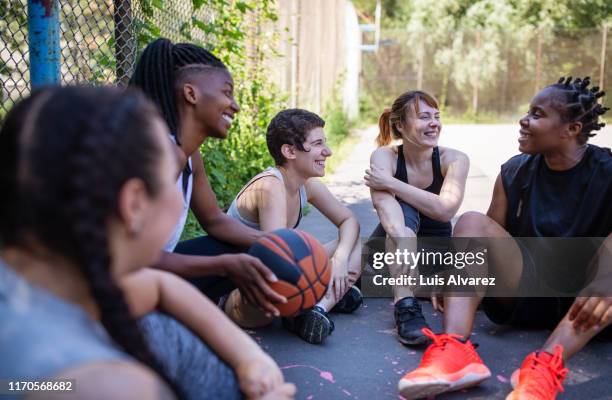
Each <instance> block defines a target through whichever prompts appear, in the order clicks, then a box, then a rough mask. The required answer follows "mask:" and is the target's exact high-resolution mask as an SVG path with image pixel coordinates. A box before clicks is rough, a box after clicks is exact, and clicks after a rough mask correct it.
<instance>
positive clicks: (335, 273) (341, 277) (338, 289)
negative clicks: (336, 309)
mask: <svg viewBox="0 0 612 400" xmlns="http://www.w3.org/2000/svg"><path fill="white" fill-rule="evenodd" d="M331 263H332V286H331V288H330V291H331V293H332V294H333V295H334V298H335V299H336V301H340V299H341V298H342V296H343V295H344V293H345V292H346V290H347V289H348V284H349V274H348V258H347V257H342V256H338V255H335V254H334V256H333V257H332V258H331Z"/></svg>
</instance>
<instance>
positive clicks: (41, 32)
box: [28, 0, 61, 88]
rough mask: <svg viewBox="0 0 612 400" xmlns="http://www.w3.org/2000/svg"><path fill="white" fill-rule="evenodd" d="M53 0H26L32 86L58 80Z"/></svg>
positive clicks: (57, 34) (56, 18)
mask: <svg viewBox="0 0 612 400" xmlns="http://www.w3.org/2000/svg"><path fill="white" fill-rule="evenodd" d="M59 41H60V25H59V7H58V1H57V0H28V44H29V50H30V79H31V81H32V88H36V87H38V86H42V85H53V84H59V83H60V57H61V54H60V43H59Z"/></svg>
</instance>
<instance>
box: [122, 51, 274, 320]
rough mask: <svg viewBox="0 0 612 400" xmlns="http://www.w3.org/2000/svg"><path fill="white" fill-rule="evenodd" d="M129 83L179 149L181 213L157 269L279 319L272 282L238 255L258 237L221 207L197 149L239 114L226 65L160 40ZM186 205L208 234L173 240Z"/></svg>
mask: <svg viewBox="0 0 612 400" xmlns="http://www.w3.org/2000/svg"><path fill="white" fill-rule="evenodd" d="M130 85H131V86H135V87H138V88H140V89H141V90H143V91H144V93H145V94H146V95H147V96H148V97H149V98H150V99H152V100H153V102H154V103H155V104H156V105H157V106H158V108H159V110H160V112H161V114H162V116H163V118H164V119H165V121H166V123H167V124H168V127H169V128H170V135H171V138H172V139H173V141H174V142H175V143H176V145H177V146H178V149H179V150H180V151H179V152H178V153H179V158H180V159H181V169H182V172H181V173H180V175H179V177H178V181H177V186H178V187H180V188H181V191H182V193H183V211H182V214H181V218H180V220H179V224H178V225H177V226H176V227H175V229H174V231H173V233H172V237H171V239H170V241H169V242H168V243H167V244H166V246H165V252H163V253H162V256H161V259H159V260H158V262H157V264H156V267H159V268H162V269H165V270H168V271H171V272H174V273H176V274H178V275H180V276H183V277H185V278H189V279H190V280H191V282H192V283H194V284H195V285H196V286H197V287H198V288H199V289H200V290H202V291H203V292H204V293H205V294H206V295H208V296H209V297H210V298H211V299H212V300H214V301H216V300H218V299H219V298H220V297H221V296H222V295H224V294H227V293H229V292H230V291H231V290H232V289H233V288H234V287H235V286H237V287H238V288H239V289H240V292H241V293H242V294H243V295H244V297H245V299H246V300H247V301H249V302H250V303H251V304H253V305H255V306H258V307H259V308H262V309H263V310H265V311H266V312H267V313H268V314H269V315H278V310H277V309H276V307H274V306H273V305H272V302H284V301H286V299H285V298H284V297H283V296H280V295H279V294H277V293H276V292H274V291H273V290H272V289H271V288H270V286H269V285H268V283H267V282H273V281H275V280H276V279H277V278H276V277H275V276H274V274H273V273H272V272H271V271H270V270H269V269H268V268H267V267H266V266H264V265H263V264H262V263H261V261H259V259H257V258H255V257H252V256H249V255H248V254H245V253H244V251H245V249H246V248H247V247H248V246H250V245H251V244H252V243H253V242H254V241H255V240H257V239H258V238H259V237H260V236H261V235H262V234H263V233H262V232H260V231H257V230H255V229H252V228H249V227H248V226H246V225H244V224H241V223H240V222H239V221H237V220H235V219H233V218H231V217H229V216H228V215H226V214H225V213H224V212H223V211H222V210H221V209H220V208H219V205H218V204H217V199H216V197H215V194H214V192H213V191H212V188H211V186H210V183H209V182H208V179H207V177H206V171H205V170H204V164H203V162H202V157H201V155H200V152H199V149H200V146H201V145H202V143H203V142H204V140H206V139H207V138H209V137H212V138H217V139H225V138H226V137H227V133H228V130H229V128H230V126H231V124H232V121H233V119H234V116H235V114H236V113H237V112H238V111H239V110H240V108H239V106H238V104H236V101H235V99H234V82H233V80H232V76H231V74H230V73H229V71H228V69H227V67H226V66H225V64H223V62H221V61H220V60H219V59H218V58H217V57H215V56H214V55H213V54H211V53H210V52H208V51H207V50H205V49H203V48H201V47H198V46H195V45H192V44H187V43H179V44H173V43H172V42H170V41H169V40H167V39H158V40H156V41H155V42H153V43H151V44H149V45H148V46H147V47H146V48H145V50H144V52H143V53H142V56H141V57H140V59H139V61H138V64H137V65H136V69H135V71H134V74H133V76H132V78H131V80H130ZM190 207H191V210H192V211H193V213H194V215H195V217H196V218H197V220H198V222H199V223H200V224H201V226H202V227H203V228H204V230H205V231H206V232H207V233H208V235H207V236H203V237H199V238H196V239H192V240H188V241H184V242H180V243H179V238H180V237H181V233H182V231H183V228H184V226H185V221H186V220H187V215H188V211H189V208H190ZM227 278H229V281H228V279H227ZM233 285H235V286H233Z"/></svg>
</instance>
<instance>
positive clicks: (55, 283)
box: [0, 87, 295, 399]
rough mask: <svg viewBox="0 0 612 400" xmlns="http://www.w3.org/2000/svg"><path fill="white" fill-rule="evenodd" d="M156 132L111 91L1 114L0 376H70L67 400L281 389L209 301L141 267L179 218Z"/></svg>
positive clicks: (282, 393) (139, 108)
mask: <svg viewBox="0 0 612 400" xmlns="http://www.w3.org/2000/svg"><path fill="white" fill-rule="evenodd" d="M166 132H167V127H166V126H165V124H164V122H163V120H162V119H161V118H160V116H159V114H158V113H157V110H156V109H155V107H154V106H153V105H152V104H151V103H150V102H149V101H148V100H147V99H146V98H145V97H144V96H143V95H141V94H139V93H137V92H133V91H128V92H127V93H126V92H123V91H121V90H119V89H115V88H74V87H69V88H48V89H43V90H42V91H39V92H37V93H35V94H33V95H32V96H30V97H29V98H27V99H25V100H23V101H22V102H20V103H18V104H17V105H16V106H15V107H14V108H13V109H12V110H11V111H10V112H9V114H8V115H7V118H6V121H5V124H4V125H3V127H2V130H1V131H0V190H1V192H2V196H0V220H1V221H2V224H0V243H1V244H2V249H1V253H0V326H1V327H2V329H1V332H0V338H1V340H0V353H1V354H2V361H0V377H1V378H3V379H7V378H8V379H14V380H17V381H33V380H36V381H41V380H47V379H72V380H73V381H74V382H73V385H74V386H73V387H72V389H73V393H74V392H76V394H77V397H75V398H105V399H106V398H109V399H134V398H136V399H170V398H175V397H180V398H186V399H202V398H210V399H234V398H240V397H241V393H240V392H242V394H244V395H246V396H247V397H249V398H266V397H267V398H281V399H282V398H292V396H293V392H294V390H295V389H294V388H293V386H292V385H289V384H285V383H283V377H282V373H281V371H280V370H279V368H278V367H277V366H276V364H275V363H274V361H272V359H271V358H270V357H268V356H267V355H266V354H265V353H263V351H261V350H260V348H259V346H257V344H256V343H255V342H253V341H252V340H251V339H250V338H249V337H248V336H247V335H246V334H245V333H243V332H242V331H241V330H240V329H239V328H238V327H236V326H235V325H233V324H232V323H231V322H230V321H229V319H227V318H226V317H225V315H224V314H223V313H222V312H221V311H220V310H218V308H217V307H216V305H214V304H213V303H211V302H210V301H209V300H208V299H207V298H206V297H205V296H203V295H201V294H200V293H199V292H198V291H197V290H196V289H195V288H193V287H192V286H191V285H190V284H189V283H187V282H185V281H183V280H182V279H180V278H178V277H176V276H174V275H173V274H170V273H167V272H162V271H157V270H150V269H141V268H142V266H143V265H147V264H150V263H152V262H154V261H155V258H156V257H157V254H158V252H159V251H160V249H161V248H162V246H163V245H164V242H165V241H166V240H167V237H168V235H169V233H170V232H171V230H172V228H173V226H174V225H175V223H176V219H177V218H178V216H179V214H180V193H179V192H178V190H177V189H176V186H175V179H176V175H177V173H178V168H177V162H176V153H175V152H174V149H173V147H174V146H173V145H172V144H171V143H170V142H169V141H168V140H167V136H166V135H167V133H166ZM156 309H157V310H160V311H163V312H165V313H167V314H168V315H171V316H172V317H173V318H175V319H173V318H170V317H169V316H168V315H166V314H160V313H153V314H151V312H152V311H154V310H156ZM140 317H144V318H143V319H142V320H141V322H140V323H138V322H137V319H138V318H140ZM183 324H184V325H183ZM187 328H189V329H187ZM196 335H197V336H199V338H200V339H201V340H200V339H198V337H196ZM203 342H206V344H204V343H203ZM208 346H210V348H209V347H208ZM16 395H17V393H16ZM63 395H65V393H63ZM45 396H48V393H47V394H45Z"/></svg>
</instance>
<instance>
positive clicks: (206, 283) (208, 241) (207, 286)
mask: <svg viewBox="0 0 612 400" xmlns="http://www.w3.org/2000/svg"><path fill="white" fill-rule="evenodd" d="M247 250H248V248H246V247H239V246H233V245H231V244H228V243H225V242H221V241H220V240H217V239H215V238H214V237H212V236H200V237H197V238H195V239H190V240H184V241H182V242H179V243H178V244H177V245H176V248H175V249H174V252H175V253H178V254H186V255H191V256H219V255H221V254H237V253H245V252H246V251H247ZM187 280H188V281H189V282H191V283H192V284H193V285H194V286H195V287H197V288H198V289H199V290H200V291H201V292H202V293H204V294H205V295H206V296H208V298H210V299H211V300H212V301H213V302H215V303H218V302H219V299H220V298H221V297H222V296H224V295H226V294H228V293H230V292H231V291H232V290H234V289H235V288H236V285H234V283H233V282H232V281H230V280H229V279H228V278H225V277H221V276H203V277H198V278H189V279H187Z"/></svg>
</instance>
